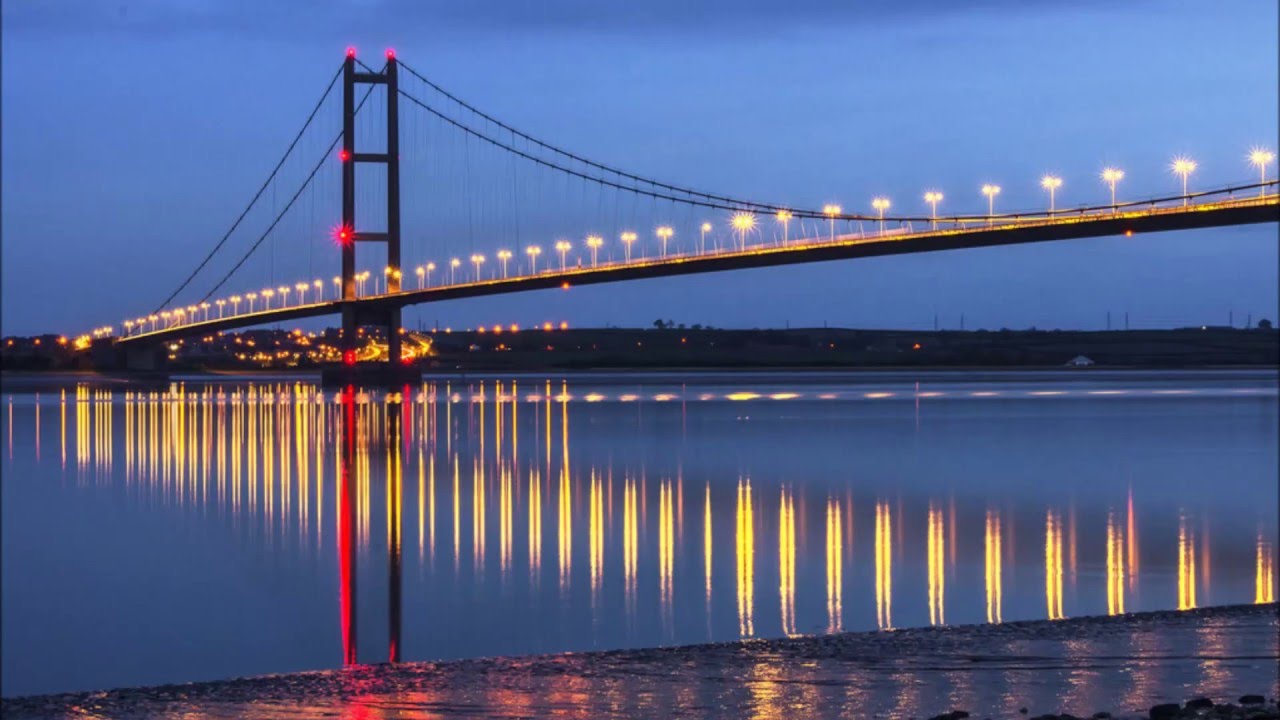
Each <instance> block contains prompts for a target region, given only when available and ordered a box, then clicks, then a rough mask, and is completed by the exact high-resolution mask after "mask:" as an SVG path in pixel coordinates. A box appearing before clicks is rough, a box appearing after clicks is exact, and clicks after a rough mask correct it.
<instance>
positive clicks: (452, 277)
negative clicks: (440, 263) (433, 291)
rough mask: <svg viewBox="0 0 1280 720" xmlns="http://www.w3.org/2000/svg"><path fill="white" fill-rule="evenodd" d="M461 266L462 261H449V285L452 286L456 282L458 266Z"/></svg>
mask: <svg viewBox="0 0 1280 720" xmlns="http://www.w3.org/2000/svg"><path fill="white" fill-rule="evenodd" d="M461 264H462V261H461V260H459V259H458V258H452V259H451V260H449V284H450V285H452V284H454V283H455V282H456V281H457V274H458V266H459V265H461Z"/></svg>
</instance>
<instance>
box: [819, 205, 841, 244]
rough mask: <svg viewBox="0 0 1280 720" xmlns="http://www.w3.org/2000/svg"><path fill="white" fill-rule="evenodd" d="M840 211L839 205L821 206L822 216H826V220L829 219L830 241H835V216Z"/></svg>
mask: <svg viewBox="0 0 1280 720" xmlns="http://www.w3.org/2000/svg"><path fill="white" fill-rule="evenodd" d="M840 210H841V208H840V206H839V205H823V206H822V214H823V215H826V216H827V217H828V218H830V219H831V239H832V241H834V240H835V239H836V216H837V215H839V214H840Z"/></svg>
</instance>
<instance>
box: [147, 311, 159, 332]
mask: <svg viewBox="0 0 1280 720" xmlns="http://www.w3.org/2000/svg"><path fill="white" fill-rule="evenodd" d="M159 319H160V316H159V315H148V316H147V322H149V323H151V332H155V331H156V321H157V320H159Z"/></svg>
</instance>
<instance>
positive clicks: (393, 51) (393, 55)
mask: <svg viewBox="0 0 1280 720" xmlns="http://www.w3.org/2000/svg"><path fill="white" fill-rule="evenodd" d="M387 59H388V60H395V59H396V49H395V48H387Z"/></svg>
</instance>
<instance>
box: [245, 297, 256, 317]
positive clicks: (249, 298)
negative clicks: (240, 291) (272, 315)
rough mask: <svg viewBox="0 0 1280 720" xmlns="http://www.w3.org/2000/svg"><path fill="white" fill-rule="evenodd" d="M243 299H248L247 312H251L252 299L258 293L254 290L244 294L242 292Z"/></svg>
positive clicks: (254, 298)
mask: <svg viewBox="0 0 1280 720" xmlns="http://www.w3.org/2000/svg"><path fill="white" fill-rule="evenodd" d="M244 299H245V300H248V301H249V310H248V312H249V313H253V301H254V300H257V299H258V293H256V292H251V293H245V294H244Z"/></svg>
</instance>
